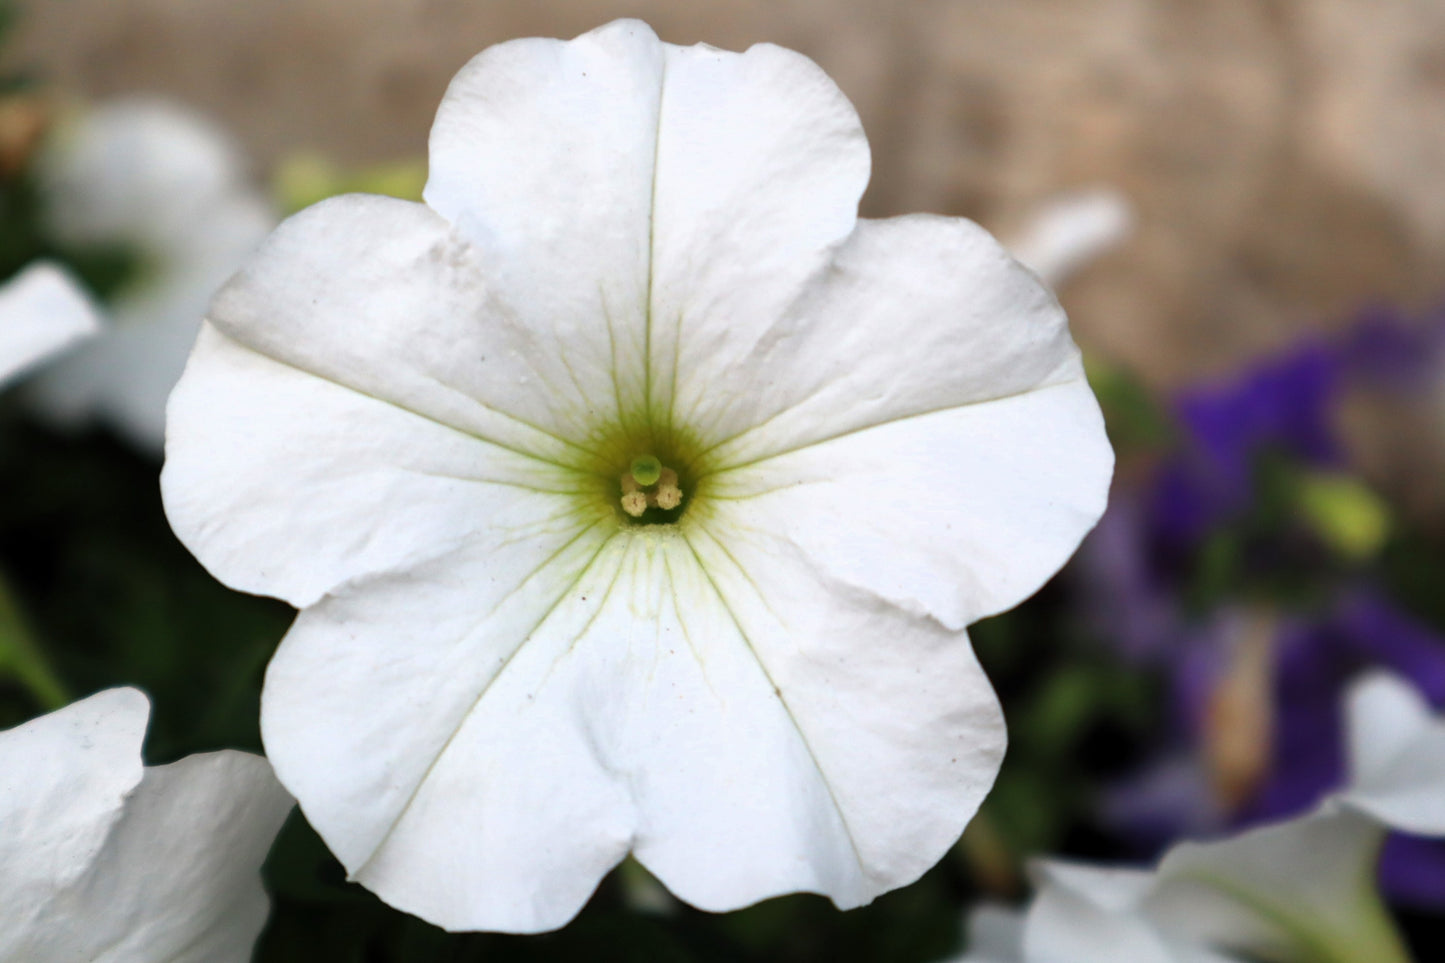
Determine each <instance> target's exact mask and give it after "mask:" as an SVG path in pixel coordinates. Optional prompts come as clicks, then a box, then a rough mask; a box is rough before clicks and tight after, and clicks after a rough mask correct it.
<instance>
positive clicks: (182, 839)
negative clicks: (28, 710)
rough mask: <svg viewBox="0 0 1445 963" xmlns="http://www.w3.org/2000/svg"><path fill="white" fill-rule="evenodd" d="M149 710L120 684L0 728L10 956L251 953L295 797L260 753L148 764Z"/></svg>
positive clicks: (4, 904) (2, 922)
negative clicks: (274, 847) (267, 869)
mask: <svg viewBox="0 0 1445 963" xmlns="http://www.w3.org/2000/svg"><path fill="white" fill-rule="evenodd" d="M149 714H150V705H149V703H148V702H147V701H146V697H145V696H144V695H142V694H141V693H140V692H139V691H137V690H135V689H111V690H108V691H105V692H101V693H98V694H96V695H93V696H91V697H90V698H88V699H84V700H82V701H80V702H77V703H74V704H73V705H70V706H67V707H66V708H64V709H60V710H58V711H56V712H52V713H50V714H49V715H46V716H41V717H40V718H38V719H35V720H33V721H31V722H28V723H26V724H25V725H22V726H19V727H18V728H15V729H11V730H9V731H8V732H4V733H0V960H5V961H12V960H14V961H20V960H24V961H26V963H74V961H79V960H86V961H103V963H154V961H156V960H168V961H174V963H186V961H194V963H226V961H233V963H244V961H246V960H249V959H250V958H251V948H252V944H253V943H255V941H256V937H257V935H258V934H259V933H260V932H261V927H262V926H263V925H264V924H265V921H266V914H267V899H266V893H265V891H264V890H263V889H262V887H261V877H260V869H261V863H262V861H263V860H264V859H265V858H266V852H267V850H268V849H269V848H270V846H271V841H272V840H273V839H274V838H275V836H276V833H277V831H278V830H279V829H280V828H281V823H282V822H283V821H284V820H285V818H286V814H287V813H289V812H290V811H291V805H292V800H291V798H290V797H289V796H288V795H287V794H286V791H285V790H284V789H282V788H281V786H280V785H279V784H278V783H277V782H276V779H275V776H274V775H273V774H272V772H271V767H270V766H269V765H267V764H266V760H264V759H262V758H260V757H259V756H254V755H251V754H250V753H245V752H233V751H225V752H212V753H204V754H201V755H195V756H188V757H187V758H185V759H182V760H181V761H180V762H176V763H172V764H171V765H168V766H154V767H150V768H143V767H142V765H141V740H142V738H143V737H144V735H145V727H146V719H147V717H148V716H149Z"/></svg>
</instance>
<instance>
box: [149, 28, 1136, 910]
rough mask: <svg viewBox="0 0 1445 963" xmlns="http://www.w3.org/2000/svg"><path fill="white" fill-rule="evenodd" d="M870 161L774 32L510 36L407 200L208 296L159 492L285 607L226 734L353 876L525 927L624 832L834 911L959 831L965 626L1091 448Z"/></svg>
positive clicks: (220, 556)
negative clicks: (821, 900) (257, 688)
mask: <svg viewBox="0 0 1445 963" xmlns="http://www.w3.org/2000/svg"><path fill="white" fill-rule="evenodd" d="M868 167H869V159H868V149H867V143H866V141H865V139H864V137H863V132H862V130H861V128H860V126H859V123H858V118H857V116H856V114H855V113H854V111H853V108H852V106H851V105H850V104H849V103H848V101H847V100H846V99H845V98H844V97H843V95H842V93H841V92H840V91H839V90H838V89H837V87H836V86H835V85H834V84H833V83H832V82H831V81H830V80H829V79H828V78H827V76H826V75H824V74H823V73H822V71H820V70H819V69H818V67H817V66H816V65H815V64H813V63H812V62H811V61H809V60H808V59H806V58H805V57H803V56H801V55H799V54H796V53H793V52H791V51H788V50H784V49H782V48H779V47H774V46H768V45H763V46H757V47H753V48H752V49H750V50H749V51H747V52H746V53H743V54H735V53H728V52H724V51H720V50H716V49H714V48H711V47H705V46H700V47H674V46H671V45H667V44H663V43H661V42H659V41H658V39H657V38H656V36H654V35H653V33H652V32H651V31H650V30H649V29H648V28H647V26H646V25H644V24H641V23H638V22H635V21H624V22H618V23H614V24H611V25H609V26H606V27H603V28H601V29H599V30H596V31H594V32H592V33H589V34H586V35H584V36H582V37H579V38H578V39H576V40H574V41H571V42H561V41H553V40H541V39H532V40H520V41H514V42H511V43H506V44H502V45H500V46H497V47H493V48H491V49H489V50H487V51H485V52H484V53H482V54H481V55H480V56H478V57H477V58H476V59H475V60H473V61H472V62H471V63H470V64H469V65H467V66H466V67H465V68H464V69H463V70H462V72H461V73H460V74H459V75H458V76H457V78H456V79H455V80H454V81H453V82H452V85H451V88H450V90H449V91H448V93H447V96H446V98H445V100H444V101H443V103H442V105H441V108H440V111H439V113H438V115H437V120H436V124H435V126H434V128H433V130H432V136H431V178H430V181H429V182H428V184H427V188H426V193H425V196H426V201H427V203H426V204H425V205H422V204H414V203H408V202H404V201H399V200H393V199H388V198H381V197H372V196H359V195H352V196H345V197H341V198H337V199H332V200H329V201H325V202H322V203H321V204H318V205H317V206H315V207H313V208H310V209H309V210H307V211H304V212H302V213H301V214H299V215H297V216H295V217H294V218H292V219H290V220H289V221H287V222H286V223H284V224H283V225H282V226H281V227H280V229H278V230H277V232H276V233H275V234H274V235H273V236H272V237H271V239H270V240H269V241H268V242H267V243H266V244H265V245H264V246H263V247H262V249H261V251H260V252H259V254H258V255H257V257H256V258H255V259H254V260H253V261H252V262H251V263H250V264H249V266H248V267H247V268H245V269H244V270H243V271H242V272H241V273H240V274H239V275H238V276H237V277H236V278H235V279H234V280H233V281H232V282H231V283H230V284H228V285H227V286H226V287H225V288H224V289H223V290H222V291H221V293H220V294H219V295H218V296H217V298H216V300H215V302H214V304H213V305H212V308H211V311H210V313H209V315H208V323H207V324H206V326H205V327H204V329H203V331H202V333H201V336H200V339H199V341H198V342H197V345H196V348H195V352H194V353H193V355H192V357H191V361H190V363H189V366H188V367H187V369H186V374H185V376H184V377H183V378H182V380H181V383H180V384H179V386H178V387H177V389H176V392H175V394H174V395H173V397H172V399H171V405H170V410H169V416H170V421H169V427H168V431H169V436H168V446H167V462H166V467H165V471H164V473H163V476H162V488H163V493H164V496H165V500H166V507H167V511H168V513H169V516H170V519H171V522H172V524H173V525H174V527H175V529H176V531H177V532H178V534H179V535H180V537H181V538H182V540H183V541H184V542H185V543H186V544H187V545H188V546H189V547H190V548H191V550H192V551H194V552H195V553H196V555H197V556H198V557H199V558H200V559H201V560H202V562H204V563H205V564H206V565H207V567H209V568H210V570H211V571H212V572H213V573H215V574H216V575H217V576H218V577H219V578H221V579H222V580H223V581H225V582H226V583H228V584H230V585H232V586H234V587H236V588H239V589H242V590H245V591H250V592H257V593H262V594H268V595H274V596H279V597H281V598H284V599H286V600H287V601H289V602H291V603H292V604H294V605H296V606H298V607H300V608H301V609H302V610H303V611H302V612H301V614H300V616H299V617H298V619H297V621H296V623H295V625H294V626H293V627H292V629H291V631H290V633H289V634H288V635H287V637H286V639H285V641H283V642H282V644H281V647H280V649H279V650H278V652H277V654H276V657H275V659H274V660H273V661H272V663H271V666H270V669H269V671H268V673H267V677H266V686H265V692H264V695H263V704H262V730H263V735H264V738H265V741H266V745H267V751H268V754H269V755H270V757H271V759H272V762H273V763H274V764H275V765H276V769H277V773H278V775H279V776H280V778H281V780H282V782H283V783H285V784H286V786H287V787H288V788H289V789H290V790H291V791H292V792H293V793H294V794H295V795H296V796H297V797H298V799H299V800H300V802H301V805H302V807H303V809H304V811H305V812H306V815H307V817H308V818H309V819H310V820H311V822H312V824H313V825H314V826H316V828H317V830H318V831H319V832H320V834H321V835H322V837H323V838H324V839H325V840H326V841H327V843H328V844H329V845H330V846H331V848H332V850H333V851H334V852H335V853H336V854H337V856H338V857H339V858H340V860H341V862H342V863H343V864H344V865H345V866H346V868H347V870H348V871H349V873H350V874H351V876H352V878H354V879H356V880H358V881H360V882H361V883H363V884H364V885H366V886H367V887H369V888H371V889H372V890H374V891H375V892H377V893H378V894H379V895H380V896H381V897H382V898H383V899H385V900H386V901H388V902H390V903H392V904H393V905H395V906H398V907H400V908H402V909H405V910H407V911H410V912H413V913H416V914H418V915H420V916H423V917H425V918H427V919H429V920H432V921H434V922H436V923H439V924H440V925H442V926H445V927H447V928H449V929H454V930H455V929H502V930H518V931H535V930H544V929H549V928H553V927H556V926H559V925H561V924H563V923H565V922H566V921H567V920H568V919H569V918H570V917H571V916H572V915H573V914H574V913H575V912H576V911H577V910H578V908H579V907H580V906H581V905H582V904H583V903H584V902H585V901H586V899H587V898H588V896H589V894H590V893H591V892H592V890H593V888H594V887H595V886H596V884H597V882H598V880H599V879H600V878H601V877H602V876H603V874H605V873H606V872H607V871H608V870H609V869H610V868H611V867H612V866H614V865H616V863H617V862H618V861H619V860H620V859H622V858H623V857H624V856H625V855H626V854H627V853H628V852H629V851H630V852H632V853H634V854H635V855H636V857H637V859H638V860H639V861H640V862H641V863H643V864H644V865H645V866H646V867H647V868H648V869H649V870H650V871H651V872H652V873H654V874H655V875H656V876H657V878H658V879H660V880H661V881H662V882H663V883H664V884H665V885H666V886H667V887H668V888H669V889H670V890H671V891H672V892H673V893H674V894H676V895H677V896H679V897H681V898H682V899H684V900H686V901H688V902H690V903H692V904H694V905H696V906H699V907H703V908H706V909H712V910H726V909H732V908H735V907H739V906H742V905H745V904H748V903H752V902H754V901H756V900H759V899H762V898H764V897H767V896H771V895H774V894H778V893H786V892H791V891H797V890H809V891H816V892H821V893H825V894H827V895H829V896H831V897H832V898H833V900H834V901H835V902H836V903H838V904H839V905H840V906H845V907H847V906H857V905H859V904H861V903H865V902H867V901H869V900H871V899H872V898H874V897H875V896H877V895H878V894H880V893H882V892H884V891H886V890H889V889H891V888H893V887H896V886H900V885H903V884H905V883H908V882H911V881H912V880H914V879H915V878H917V877H918V876H919V875H920V874H921V873H922V872H923V871H924V870H925V869H927V868H928V867H929V866H930V865H932V864H933V863H934V862H935V861H936V860H937V859H938V858H939V857H940V856H941V855H942V854H943V853H944V852H945V851H946V850H947V848H948V847H949V846H950V845H951V844H952V843H953V842H954V840H955V839H956V838H957V837H958V835H959V833H960V831H961V830H962V829H963V827H964V825H965V824H966V823H967V822H968V820H969V818H970V817H971V816H972V814H973V812H974V811H975V809H976V808H977V806H978V804H979V802H980V800H981V799H982V798H983V796H984V794H985V793H986V792H987V790H988V788H989V786H990V784H991V783H992V781H993V778H994V775H995V773H996V771H997V768H998V765H999V760H1000V758H1001V756H1002V753H1003V747H1004V727H1003V719H1002V717H1001V714H1000V712H999V707H998V703H997V701H996V699H995V697H994V695H993V692H992V690H991V688H990V687H989V684H988V680H987V679H986V678H985V677H984V675H983V673H982V672H981V671H980V669H979V667H978V664H977V662H976V661H975V659H974V656H973V653H972V651H971V649H970V646H969V644H968V640H967V637H966V635H965V633H964V627H965V626H966V625H967V624H968V623H969V622H972V621H974V620H975V619H978V618H981V617H983V616H986V615H989V614H992V613H995V612H998V611H1001V610H1003V609H1006V608H1008V607H1010V606H1012V605H1014V604H1016V603H1017V602H1018V601H1020V600H1021V599H1023V598H1024V597H1026V596H1027V595H1029V594H1030V593H1031V592H1033V591H1034V590H1035V589H1036V588H1037V587H1038V586H1039V585H1040V584H1041V583H1042V582H1043V581H1044V580H1045V579H1047V578H1048V577H1049V576H1050V575H1051V574H1052V573H1053V572H1054V571H1055V570H1056V569H1057V568H1058V567H1059V566H1060V565H1061V564H1062V562H1063V561H1064V560H1065V559H1066V558H1067V557H1068V555H1069V553H1070V552H1072V551H1073V549H1074V547H1075V545H1076V544H1077V543H1078V541H1079V539H1080V538H1081V537H1082V535H1083V534H1084V533H1085V532H1086V531H1087V530H1088V528H1089V527H1090V526H1091V525H1092V524H1093V523H1094V521H1095V519H1096V518H1097V517H1098V515H1099V514H1100V512H1101V510H1102V508H1103V505H1104V499H1105V493H1106V489H1107V486H1108V480H1109V474H1110V470H1111V466H1112V453H1111V451H1110V449H1109V447H1108V444H1107V441H1106V439H1105V436H1104V432H1103V426H1102V420H1101V418H1100V415H1099V410H1098V407H1097V405H1096V403H1095V401H1094V399H1093V397H1092V395H1091V394H1090V392H1089V389H1088V386H1087V385H1086V383H1085V380H1084V375H1083V370H1082V366H1081V364H1080V359H1079V353H1078V350H1077V349H1076V348H1075V346H1074V344H1073V343H1072V341H1071V340H1070V338H1069V335H1068V331H1067V328H1066V325H1065V320H1064V317H1063V314H1062V312H1061V311H1060V310H1059V308H1058V305H1057V303H1056V302H1055V301H1054V299H1053V298H1052V297H1051V296H1050V294H1049V293H1048V292H1047V291H1046V290H1044V289H1043V288H1042V287H1041V286H1040V285H1039V283H1038V282H1037V280H1036V279H1035V278H1034V276H1033V275H1032V274H1031V273H1030V272H1028V271H1027V270H1025V269H1023V268H1022V267H1020V266H1019V265H1018V264H1017V263H1016V262H1015V261H1014V260H1013V259H1011V258H1010V257H1009V256H1008V255H1007V254H1006V253H1005V252H1004V251H1003V250H1002V249H1001V248H1000V247H999V246H998V244H997V243H995V242H994V241H993V240H992V239H991V238H989V237H988V236H987V235H986V234H985V233H984V232H983V231H982V230H980V229H979V228H978V227H976V226H975V225H973V224H971V223H969V222H966V221H962V220H954V219H948V218H941V217H928V216H910V217H902V218H896V219H892V220H883V221H860V220H859V219H858V218H857V216H856V208H857V202H858V198H859V195H860V194H861V193H862V191H863V188H864V185H865V183H866V181H867V176H868Z"/></svg>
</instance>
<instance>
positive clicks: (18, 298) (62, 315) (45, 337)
mask: <svg viewBox="0 0 1445 963" xmlns="http://www.w3.org/2000/svg"><path fill="white" fill-rule="evenodd" d="M100 325H101V321H100V314H99V312H98V310H97V309H96V307H95V305H94V304H93V303H92V302H91V300H90V297H89V296H88V295H87V294H86V293H85V290H84V288H82V287H81V286H80V284H79V282H77V281H76V280H75V279H74V278H72V277H71V276H70V274H69V273H67V272H66V271H65V269H64V268H62V267H60V266H59V265H57V264H52V263H50V262H48V261H39V262H36V263H34V264H31V265H29V266H27V267H26V268H25V269H24V270H22V271H21V272H20V273H19V274H17V275H15V276H14V277H13V278H11V279H10V280H8V281H6V282H5V283H4V284H3V285H0V383H4V382H6V381H9V380H10V379H11V378H13V377H15V376H16V375H18V374H20V373H21V372H23V371H24V370H25V369H27V368H29V367H31V366H32V365H35V364H38V363H39V362H41V361H43V360H45V359H47V358H50V357H52V356H54V355H56V354H59V353H60V352H62V351H64V350H65V349H66V348H69V347H71V346H72V345H74V344H75V343H76V342H78V341H82V340H84V339H85V338H88V337H90V336H91V335H93V334H95V333H96V332H97V331H99V330H100Z"/></svg>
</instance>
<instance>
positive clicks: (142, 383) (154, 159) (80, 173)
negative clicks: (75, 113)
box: [27, 99, 275, 453]
mask: <svg viewBox="0 0 1445 963" xmlns="http://www.w3.org/2000/svg"><path fill="white" fill-rule="evenodd" d="M40 176H41V183H42V185H43V188H44V195H43V196H44V197H45V200H46V208H45V213H46V219H47V223H48V226H49V228H50V229H51V231H52V232H53V233H54V234H55V236H56V237H57V238H58V239H59V240H61V241H63V242H65V243H66V244H68V245H71V246H74V247H78V248H87V247H104V248H110V249H113V248H122V249H125V250H128V251H131V252H133V253H134V254H135V255H136V257H137V258H138V265H137V266H138V277H136V278H135V279H134V280H133V281H132V282H131V283H128V284H127V285H126V286H124V287H123V288H122V289H121V290H120V291H119V292H117V294H116V296H115V298H114V300H113V302H112V303H111V304H110V309H111V311H110V313H111V316H112V319H113V321H114V325H113V326H112V327H111V328H110V330H108V331H107V332H106V334H105V336H104V337H101V338H97V339H96V340H95V341H94V342H93V343H92V344H90V345H87V346H86V347H85V348H83V349H81V350H79V351H76V352H74V353H73V354H72V355H70V356H69V357H67V358H65V359H63V360H62V361H60V362H59V363H58V364H55V365H53V366H52V367H51V368H50V369H48V370H47V371H45V372H44V373H43V374H41V375H40V376H39V377H38V378H37V379H35V381H34V382H33V383H32V384H31V385H30V386H29V387H28V389H27V390H28V391H29V392H30V395H31V399H32V401H33V402H34V404H35V406H36V408H37V409H38V410H39V411H40V412H41V413H42V414H44V415H47V416H48V417H50V418H51V419H53V420H54V421H56V422H58V423H60V424H67V425H75V424H81V423H84V422H87V421H89V420H92V419H98V420H100V421H104V422H106V423H107V424H109V425H111V426H112V427H114V428H116V429H117V430H119V431H120V432H121V433H122V434H123V435H124V436H125V437H126V438H127V439H129V440H130V441H131V442H133V443H134V444H136V445H138V446H140V447H142V448H144V449H147V450H150V451H154V452H157V453H159V451H160V450H161V444H162V440H163V438H164V431H165V405H166V397H167V396H168V395H169V394H170V390H171V388H172V387H173V386H174V385H175V383H176V380H177V379H178V378H179V377H180V375H181V370H182V369H183V368H184V367H185V362H186V356H187V354H189V352H190V348H191V345H192V344H193V343H194V342H195V338H196V330H197V329H198V328H199V327H200V323H201V317H202V315H203V314H204V313H205V310H206V305H207V303H208V302H209V301H210V299H211V295H212V294H214V293H215V290H216V288H217V287H219V286H220V285H221V283H222V282H224V281H225V280H226V278H228V277H230V275H231V273H232V272H233V271H235V270H236V268H237V267H238V266H239V265H240V264H241V262H242V260H244V259H245V257H246V256H247V255H248V254H250V253H251V252H252V251H253V250H254V249H255V247H256V245H257V244H259V243H260V241H261V239H262V238H264V237H265V236H266V234H267V232H268V231H270V230H271V228H272V227H273V226H274V225H275V217H274V215H273V214H272V212H271V210H270V207H269V205H268V204H267V202H266V200H265V198H264V197H263V196H262V195H261V194H260V193H259V192H258V191H256V190H255V189H254V188H253V187H251V185H250V183H249V181H248V179H247V177H246V172H245V167H244V163H243V161H242V158H241V155H240V152H239V151H238V149H237V148H236V147H235V146H234V145H233V144H232V142H231V141H230V139H229V138H228V137H227V136H226V135H225V133H224V132H223V131H221V130H219V129H217V128H216V127H214V126H213V125H212V124H210V123H209V122H208V121H206V120H205V119H204V118H201V117H199V116H197V115H195V114H193V113H191V112H190V111H188V110H185V109H183V108H181V107H179V106H176V105H174V104H170V103H166V102H163V101H154V100H142V99H136V100H122V101H116V102H114V103H111V104H108V105H106V106H103V107H100V108H97V109H95V110H93V111H91V112H89V113H87V114H84V115H82V116H81V117H79V118H78V119H77V121H76V122H75V123H74V124H73V125H72V126H71V127H70V128H69V129H64V130H62V131H61V133H60V134H59V135H58V137H57V139H56V142H55V143H54V144H53V145H52V146H51V148H50V149H49V150H47V151H46V152H45V154H44V155H42V159H41V165H40Z"/></svg>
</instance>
